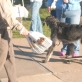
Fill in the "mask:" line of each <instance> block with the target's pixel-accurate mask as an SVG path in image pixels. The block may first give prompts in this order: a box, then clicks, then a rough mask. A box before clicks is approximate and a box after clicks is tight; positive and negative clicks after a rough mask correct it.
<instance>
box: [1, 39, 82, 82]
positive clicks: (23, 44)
mask: <svg viewBox="0 0 82 82" xmlns="http://www.w3.org/2000/svg"><path fill="white" fill-rule="evenodd" d="M13 45H14V51H15V60H16V71H17V77H18V81H19V82H82V64H81V62H78V61H73V62H72V63H71V64H66V63H65V60H64V59H61V58H60V57H59V56H58V52H60V50H61V48H62V44H60V45H59V46H56V47H55V48H54V52H53V55H52V57H51V59H50V61H49V62H47V63H42V62H41V61H42V60H44V59H45V57H46V51H45V52H44V53H43V54H35V53H33V52H32V51H31V49H30V47H29V44H28V42H27V40H26V39H25V38H17V39H16V38H15V39H13ZM80 51H81V52H80V55H81V53H82V45H81V47H80ZM0 78H1V80H2V82H7V80H8V79H7V75H6V72H5V69H4V68H3V69H2V70H1V71H0Z"/></svg>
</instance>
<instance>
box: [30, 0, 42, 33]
mask: <svg viewBox="0 0 82 82" xmlns="http://www.w3.org/2000/svg"><path fill="white" fill-rule="evenodd" d="M41 6H42V2H40V1H34V2H31V21H32V22H31V26H30V30H31V31H39V32H42V23H41V19H40V16H39V9H40V7H41Z"/></svg>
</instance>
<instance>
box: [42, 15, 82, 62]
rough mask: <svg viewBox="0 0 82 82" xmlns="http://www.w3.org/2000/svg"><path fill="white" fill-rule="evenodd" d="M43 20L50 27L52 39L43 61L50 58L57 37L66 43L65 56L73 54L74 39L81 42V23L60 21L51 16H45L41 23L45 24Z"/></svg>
mask: <svg viewBox="0 0 82 82" xmlns="http://www.w3.org/2000/svg"><path fill="white" fill-rule="evenodd" d="M45 22H46V24H47V25H48V26H49V28H50V29H51V40H52V41H53V44H52V46H51V47H50V48H49V50H48V52H47V55H46V59H45V60H44V61H43V62H47V61H49V60H50V57H51V55H52V53H53V49H54V47H55V46H56V41H57V39H58V40H59V41H61V42H64V43H67V44H68V52H67V53H66V56H67V57H69V56H70V55H71V56H72V55H73V54H74V44H73V43H74V41H76V40H79V39H81V43H82V25H76V24H67V23H62V22H59V20H58V19H57V18H55V17H53V16H48V17H46V19H45V21H44V22H43V24H45Z"/></svg>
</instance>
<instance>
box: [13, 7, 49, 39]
mask: <svg viewBox="0 0 82 82" xmlns="http://www.w3.org/2000/svg"><path fill="white" fill-rule="evenodd" d="M47 16H49V13H48V12H47V8H41V9H40V17H41V20H42V21H43V20H44V19H45V18H46V17H47ZM30 24H31V19H30V10H29V17H28V18H27V19H24V20H23V25H24V26H25V27H26V29H28V30H29V29H30ZM43 33H44V35H45V36H47V37H49V36H50V29H49V27H48V26H46V25H45V26H43ZM23 37H24V36H21V35H20V34H19V32H18V31H17V30H14V31H13V38H23Z"/></svg>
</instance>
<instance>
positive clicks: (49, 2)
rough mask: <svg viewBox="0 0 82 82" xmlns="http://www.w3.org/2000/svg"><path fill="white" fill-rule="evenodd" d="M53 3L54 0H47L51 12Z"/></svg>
mask: <svg viewBox="0 0 82 82" xmlns="http://www.w3.org/2000/svg"><path fill="white" fill-rule="evenodd" d="M52 3H53V0H48V1H47V9H48V12H49V13H50V12H51V5H52ZM54 5H55V4H54Z"/></svg>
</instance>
